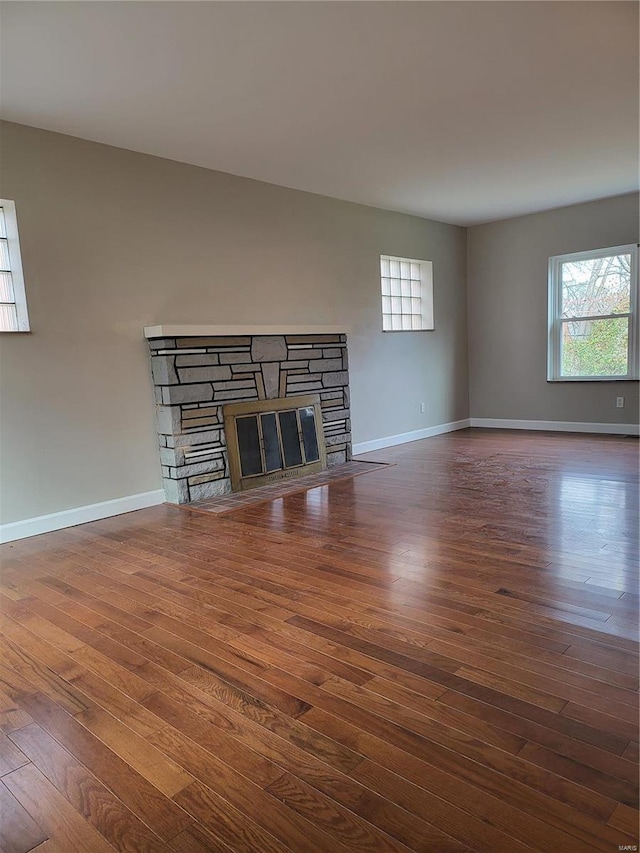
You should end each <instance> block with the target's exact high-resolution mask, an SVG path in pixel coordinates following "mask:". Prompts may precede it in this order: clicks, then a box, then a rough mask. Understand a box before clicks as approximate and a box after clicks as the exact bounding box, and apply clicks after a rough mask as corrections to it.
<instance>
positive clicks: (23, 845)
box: [0, 781, 48, 853]
mask: <svg viewBox="0 0 640 853" xmlns="http://www.w3.org/2000/svg"><path fill="white" fill-rule="evenodd" d="M10 787H11V783H10V782H9V788H8V787H7V786H6V785H5V784H4V783H3V782H2V781H0V850H2V853H27V851H28V850H31V849H32V848H33V847H36V845H40V844H41V843H42V842H44V841H46V840H47V837H48V836H47V833H46V832H45V831H44V830H43V829H42V827H41V826H40V825H39V824H38V823H36V821H35V820H34V819H33V818H32V817H31V815H30V814H29V812H28V811H27V809H25V807H24V806H23V805H22V804H21V803H20V802H19V801H18V799H16V797H15V796H14V795H13V793H11V791H10Z"/></svg>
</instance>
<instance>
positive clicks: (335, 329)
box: [144, 325, 351, 339]
mask: <svg viewBox="0 0 640 853" xmlns="http://www.w3.org/2000/svg"><path fill="white" fill-rule="evenodd" d="M350 331H351V328H350V327H349V326H343V325H338V326H329V325H326V326H304V325H293V326H145V327H144V336H145V338H148V339H151V338H192V337H193V338H200V337H226V336H231V335H347V334H349V332H350Z"/></svg>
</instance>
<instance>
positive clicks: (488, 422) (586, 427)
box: [470, 418, 640, 435]
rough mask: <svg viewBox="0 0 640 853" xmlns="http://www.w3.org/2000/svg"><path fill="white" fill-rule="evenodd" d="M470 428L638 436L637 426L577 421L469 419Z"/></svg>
mask: <svg viewBox="0 0 640 853" xmlns="http://www.w3.org/2000/svg"><path fill="white" fill-rule="evenodd" d="M470 420H471V426H472V427H487V428H489V429H533V430H548V431H550V432H587V433H588V432H595V433H606V434H608V435H639V434H640V429H639V427H638V424H592V423H580V422H579V421H576V422H574V421H519V420H511V419H510V418H471V419H470Z"/></svg>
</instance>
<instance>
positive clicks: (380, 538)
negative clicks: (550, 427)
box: [0, 430, 639, 853]
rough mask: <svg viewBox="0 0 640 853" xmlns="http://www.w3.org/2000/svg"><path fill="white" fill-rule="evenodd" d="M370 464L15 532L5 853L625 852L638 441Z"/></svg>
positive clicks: (5, 728) (433, 449)
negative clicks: (270, 492)
mask: <svg viewBox="0 0 640 853" xmlns="http://www.w3.org/2000/svg"><path fill="white" fill-rule="evenodd" d="M366 458H369V459H375V460H378V461H391V462H394V463H395V464H394V465H392V466H389V467H386V468H381V469H377V470H375V471H372V472H371V473H369V474H366V475H364V476H360V477H356V478H355V479H350V480H345V481H340V482H335V483H332V484H330V485H325V486H322V487H320V488H316V489H313V490H310V491H307V492H302V493H297V494H294V495H289V496H287V497H285V498H282V499H279V500H275V501H271V502H266V503H262V504H259V505H253V506H249V507H247V508H244V509H239V510H235V511H233V512H232V513H230V514H227V515H224V516H221V515H212V514H207V513H204V512H200V511H195V510H193V509H179V508H176V507H170V506H162V507H155V508H153V509H149V510H142V511H139V512H134V513H130V514H128V515H124V516H120V517H117V518H111V519H107V520H104V521H100V522H94V523H92V524H86V525H83V526H80V527H76V528H73V529H69V530H64V531H60V532H57V533H51V534H47V535H44V536H39V537H35V538H32V539H28V540H22V541H20V542H16V543H13V544H11V545H5V546H3V547H2V550H1V555H2V578H1V582H0V595H1V601H2V623H1V633H0V805H1V808H2V820H1V824H0V849H1V850H2V851H3V853H26V851H30V850H36V851H38V853H103V851H104V853H107V851H113V850H114V849H115V850H118V851H123V853H125V851H126V853H143V851H153V853H156V851H157V853H161V851H165V853H169V852H170V851H176V853H206V851H215V853H218V851H220V853H222V852H223V851H225V853H228V851H234V853H235V851H246V853H258V851H259V853H269V851H274V853H275V851H296V853H312V852H313V851H322V853H341V851H358V853H362V851H371V853H382V851H395V852H396V853H399V852H400V851H407V850H415V851H434V852H435V853H440V851H442V853H462V852H463V851H487V853H502V851H505V853H506V851H510V853H511V851H515V853H527V851H532V850H535V851H544V853H549V851H563V853H572V851H574V852H575V853H587V851H589V852H590V851H594V850H597V851H613V850H618V849H619V845H637V844H638V831H637V828H638V812H637V808H638V785H637V777H638V725H637V720H638V716H637V715H638V657H637V651H638V649H637V642H636V641H637V625H638V613H637V604H638V557H639V550H638V541H637V531H638V482H637V479H638V478H637V471H638V444H637V441H634V440H633V439H628V438H623V437H620V438H613V437H585V436H575V435H567V434H549V433H547V434H545V433H523V432H514V433H510V432H498V431H489V430H487V431H481V430H465V431H462V432H458V433H452V434H450V435H446V436H439V437H437V438H432V439H427V440H425V441H421V442H415V443H413V444H408V445H404V446H401V447H397V448H393V449H390V450H385V451H379V452H377V453H374V454H369V456H368V457H366ZM623 849H629V850H631V849H637V847H626V848H623Z"/></svg>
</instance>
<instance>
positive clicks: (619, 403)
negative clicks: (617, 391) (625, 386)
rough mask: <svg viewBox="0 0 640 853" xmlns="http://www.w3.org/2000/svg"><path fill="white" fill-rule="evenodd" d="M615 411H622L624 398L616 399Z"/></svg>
mask: <svg viewBox="0 0 640 853" xmlns="http://www.w3.org/2000/svg"><path fill="white" fill-rule="evenodd" d="M616 409H624V397H616Z"/></svg>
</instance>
